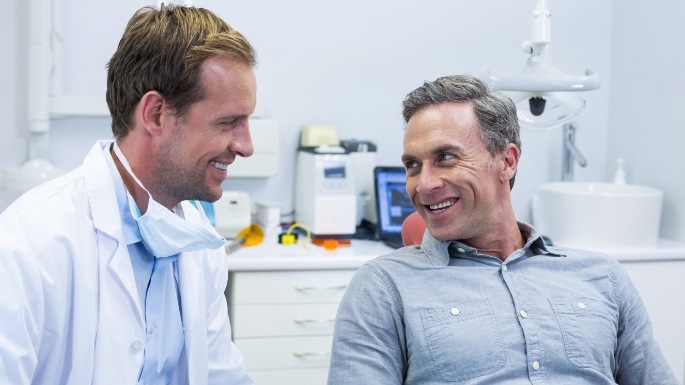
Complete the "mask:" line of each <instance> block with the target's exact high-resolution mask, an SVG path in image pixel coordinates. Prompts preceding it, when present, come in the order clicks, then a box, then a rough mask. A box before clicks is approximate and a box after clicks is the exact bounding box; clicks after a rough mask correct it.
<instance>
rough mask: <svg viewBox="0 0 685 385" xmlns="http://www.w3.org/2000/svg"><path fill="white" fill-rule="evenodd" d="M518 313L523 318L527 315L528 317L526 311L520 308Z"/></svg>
mask: <svg viewBox="0 0 685 385" xmlns="http://www.w3.org/2000/svg"><path fill="white" fill-rule="evenodd" d="M519 314H520V315H521V317H523V318H527V317H528V313H526V311H525V310H520V311H519Z"/></svg>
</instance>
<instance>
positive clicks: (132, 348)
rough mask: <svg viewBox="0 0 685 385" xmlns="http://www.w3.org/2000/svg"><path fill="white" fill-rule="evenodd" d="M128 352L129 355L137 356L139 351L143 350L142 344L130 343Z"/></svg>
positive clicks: (137, 342) (138, 342)
mask: <svg viewBox="0 0 685 385" xmlns="http://www.w3.org/2000/svg"><path fill="white" fill-rule="evenodd" d="M128 349H129V351H130V352H131V354H138V352H140V350H141V349H143V343H142V342H140V341H133V342H131V346H129V348H128Z"/></svg>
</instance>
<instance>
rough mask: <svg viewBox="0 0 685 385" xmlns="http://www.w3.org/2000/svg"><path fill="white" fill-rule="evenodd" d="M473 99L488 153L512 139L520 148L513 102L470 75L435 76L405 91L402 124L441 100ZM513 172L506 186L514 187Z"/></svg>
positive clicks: (503, 147)
mask: <svg viewBox="0 0 685 385" xmlns="http://www.w3.org/2000/svg"><path fill="white" fill-rule="evenodd" d="M448 102H457V103H467V102H471V103H473V110H474V112H475V114H476V118H477V119H478V122H479V125H480V136H481V138H482V139H483V142H485V146H486V147H487V149H488V152H489V153H490V155H492V156H494V155H496V154H498V153H500V152H501V151H503V150H504V149H505V148H506V146H507V145H508V144H509V143H513V144H514V145H516V147H518V149H519V152H520V151H521V137H520V128H519V124H518V118H517V116H516V106H515V105H514V102H513V101H512V100H511V99H510V98H509V97H508V96H506V95H504V94H503V93H501V92H499V91H497V90H494V89H491V88H490V87H489V86H488V84H487V83H485V82H483V81H482V80H480V79H479V78H477V77H475V76H471V75H451V76H443V77H440V78H437V79H436V80H435V81H432V82H424V83H423V85H422V86H421V87H419V88H417V89H415V90H414V91H412V92H410V93H409V94H407V97H406V98H405V99H404V102H402V116H403V117H404V122H405V124H406V123H408V122H409V119H411V117H412V116H414V114H416V113H417V112H418V111H420V110H422V109H424V108H426V107H429V106H434V105H438V104H442V103H448ZM515 177H516V175H514V176H513V177H512V178H511V179H510V180H509V187H510V188H513V187H514V179H515Z"/></svg>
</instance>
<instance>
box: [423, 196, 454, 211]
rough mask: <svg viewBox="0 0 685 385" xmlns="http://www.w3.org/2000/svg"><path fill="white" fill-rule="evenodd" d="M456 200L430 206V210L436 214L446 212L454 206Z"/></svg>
mask: <svg viewBox="0 0 685 385" xmlns="http://www.w3.org/2000/svg"><path fill="white" fill-rule="evenodd" d="M455 202H456V200H454V199H450V200H448V201H444V202H440V203H438V204H434V205H428V208H429V209H431V211H433V212H434V213H439V212H443V211H445V209H447V208H448V207H450V206H452V205H453V204H454V203H455Z"/></svg>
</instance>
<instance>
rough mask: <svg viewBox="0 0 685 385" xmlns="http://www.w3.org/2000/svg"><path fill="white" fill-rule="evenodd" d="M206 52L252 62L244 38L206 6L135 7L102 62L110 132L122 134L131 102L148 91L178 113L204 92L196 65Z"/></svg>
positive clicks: (129, 118)
mask: <svg viewBox="0 0 685 385" xmlns="http://www.w3.org/2000/svg"><path fill="white" fill-rule="evenodd" d="M210 57H226V58H230V59H232V60H236V61H238V62H242V63H245V64H249V65H250V66H255V65H256V62H257V59H256V54H255V52H254V49H253V48H252V46H251V45H250V43H249V42H248V41H247V39H245V37H244V36H243V35H242V34H240V32H238V31H236V30H235V29H233V28H232V27H231V26H230V25H228V24H227V23H226V22H225V21H223V20H222V19H221V18H219V17H218V16H216V15H215V14H214V13H212V12H211V11H209V10H207V9H203V8H194V7H187V6H178V5H167V6H165V5H162V6H161V7H160V9H156V8H154V7H144V8H141V9H139V10H138V11H136V13H135V14H134V15H133V17H131V20H129V22H128V24H127V26H126V29H125V31H124V34H123V36H122V37H121V40H120V41H119V46H118V47H117V50H116V52H115V53H114V55H113V56H112V58H111V59H110V61H109V63H108V64H107V96H106V97H107V105H108V106H109V111H110V114H111V116H112V132H113V133H114V136H115V137H116V138H117V139H118V138H122V137H124V136H126V135H127V134H128V132H129V131H130V129H131V127H132V124H133V121H132V118H133V111H134V110H135V108H136V105H137V104H138V102H139V101H140V98H141V97H142V96H143V95H144V94H145V93H147V92H149V91H152V90H155V91H158V92H160V93H161V94H163V95H164V99H165V101H166V102H168V103H169V105H170V106H171V107H172V108H173V109H174V110H175V112H176V114H177V115H179V116H183V115H184V114H185V113H186V112H187V111H188V109H189V108H190V106H191V105H192V104H193V103H196V102H198V101H199V100H202V99H203V97H204V90H203V88H202V85H201V84H200V66H201V64H202V63H203V62H204V60H206V59H207V58H210Z"/></svg>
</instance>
